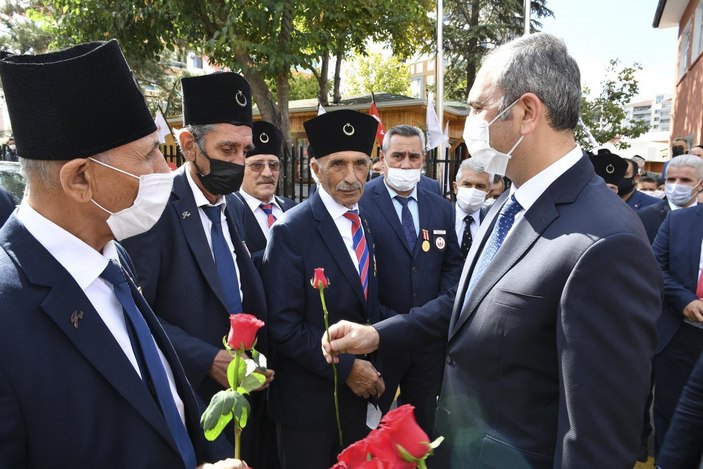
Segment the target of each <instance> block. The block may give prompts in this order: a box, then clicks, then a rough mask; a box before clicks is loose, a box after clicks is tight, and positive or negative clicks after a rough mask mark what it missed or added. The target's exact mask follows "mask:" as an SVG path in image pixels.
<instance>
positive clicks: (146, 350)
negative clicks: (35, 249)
mask: <svg viewBox="0 0 703 469" xmlns="http://www.w3.org/2000/svg"><path fill="white" fill-rule="evenodd" d="M100 277H102V278H103V279H105V280H107V281H108V282H110V283H111V284H112V286H113V288H114V291H115V296H117V299H118V300H119V302H120V303H121V304H122V310H123V311H124V313H125V318H126V319H127V321H128V322H129V325H131V327H132V328H133V330H134V332H135V335H136V339H137V341H138V342H139V343H138V344H132V348H133V349H135V350H139V351H141V355H142V357H141V358H142V362H143V363H145V364H146V368H147V369H148V373H149V377H150V378H151V382H152V384H153V386H154V391H155V392H156V398H157V400H158V403H159V406H160V407H161V412H162V413H163V414H164V418H165V419H166V425H167V426H168V428H169V430H170V432H171V436H172V437H173V439H174V441H175V442H176V446H177V447H178V451H179V452H180V454H181V457H182V458H183V462H184V463H185V467H186V468H193V467H195V465H196V460H195V451H194V450H193V444H192V442H191V441H190V437H189V436H188V431H187V430H186V427H185V426H184V425H183V421H182V420H181V416H180V414H179V413H178V408H177V407H176V402H175V401H174V399H173V394H171V387H170V386H169V383H168V377H167V376H166V370H165V369H164V366H163V363H162V362H161V357H159V352H158V350H157V348H156V344H155V343H154V339H153V338H152V336H151V332H150V331H149V326H148V325H147V323H146V321H145V320H144V317H143V316H142V314H141V313H140V312H139V309H138V308H137V305H136V303H135V302H134V298H133V297H132V293H131V291H130V289H129V285H128V284H127V278H126V277H125V274H124V272H123V270H122V267H120V265H119V264H118V263H117V262H116V261H114V260H112V261H110V262H109V263H108V264H107V267H105V270H104V271H103V273H102V274H100ZM142 374H144V373H143V371H142ZM144 379H145V381H146V377H144Z"/></svg>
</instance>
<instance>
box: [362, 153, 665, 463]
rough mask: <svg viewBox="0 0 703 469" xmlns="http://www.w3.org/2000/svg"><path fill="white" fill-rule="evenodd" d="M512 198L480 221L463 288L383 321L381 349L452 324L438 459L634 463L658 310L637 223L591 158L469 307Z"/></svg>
mask: <svg viewBox="0 0 703 469" xmlns="http://www.w3.org/2000/svg"><path fill="white" fill-rule="evenodd" d="M508 196H509V193H507V192H506V193H505V194H503V195H502V196H501V198H500V199H499V200H498V201H497V202H496V203H495V204H494V206H493V207H492V208H491V210H490V211H489V214H488V215H487V217H486V219H485V220H484V223H483V225H482V227H481V230H480V234H479V236H478V242H475V243H474V244H473V246H472V248H471V251H469V254H468V256H467V260H466V263H465V265H464V271H463V272H462V278H461V280H460V282H459V286H458V290H455V291H452V292H451V293H450V294H448V295H445V296H443V297H440V298H438V299H437V300H435V301H433V302H430V303H428V304H427V305H425V306H424V307H421V308H416V309H413V310H411V311H410V313H409V314H406V315H399V316H396V317H393V318H391V319H388V320H386V321H383V322H381V323H379V324H377V325H376V326H375V327H376V328H377V329H378V331H379V333H380V344H381V347H382V348H383V347H391V348H402V347H407V346H408V344H418V343H422V342H423V341H427V340H431V339H432V338H433V337H442V336H445V335H446V334H447V331H448V342H447V356H446V365H445V372H444V383H443V386H442V394H441V397H440V402H439V409H438V414H437V426H436V433H437V434H438V435H444V436H445V438H447V439H446V440H445V442H444V444H443V445H442V446H441V447H440V450H439V453H438V455H437V459H436V461H435V463H436V464H438V467H456V468H460V467H462V468H463V467H496V468H498V467H501V468H502V467H506V468H507V467H509V468H527V467H531V468H562V467H568V468H580V467H584V468H585V467H589V468H590V467H630V466H632V463H633V461H634V460H635V459H636V456H637V453H638V450H639V445H640V442H639V435H640V433H641V429H642V428H641V427H642V409H643V408H644V405H645V401H646V399H647V395H648V392H649V385H650V373H651V359H652V356H653V354H654V349H655V345H656V332H655V321H656V318H657V316H659V314H660V311H661V299H660V291H661V287H662V285H661V276H660V274H659V270H658V267H657V265H656V261H655V260H654V257H653V255H652V254H651V250H650V248H649V243H648V241H647V238H646V234H645V232H644V230H643V228H642V224H641V223H640V222H639V220H638V219H637V217H636V216H635V214H634V212H633V211H632V210H631V209H630V208H628V207H626V206H625V204H622V203H620V201H618V199H617V198H616V197H617V196H616V195H615V194H614V193H613V192H612V191H610V190H608V189H607V187H606V186H605V183H604V182H603V181H602V179H600V178H599V177H596V175H595V173H594V170H593V166H592V165H591V164H590V162H589V161H588V159H587V158H586V157H585V156H584V157H582V158H581V160H579V161H578V162H577V163H576V164H575V165H574V166H572V167H571V168H570V169H569V170H567V171H566V172H565V173H564V174H563V175H562V176H560V177H559V178H558V179H557V180H556V181H554V182H553V183H552V184H551V185H550V186H549V187H548V188H547V189H546V190H545V191H544V192H543V193H542V195H541V196H540V197H539V198H538V199H537V201H536V202H535V203H534V205H533V206H532V207H531V208H530V209H529V210H528V211H527V212H525V213H524V218H523V219H522V221H521V222H520V223H518V224H517V225H515V227H514V228H513V231H512V232H511V233H510V235H509V237H508V239H507V240H506V241H505V243H504V244H503V246H502V247H501V249H500V250H499V251H498V253H497V254H496V256H495V257H494V258H493V260H492V261H491V264H490V267H489V269H488V270H486V272H485V274H484V275H483V277H482V278H481V279H480V280H479V281H478V282H477V284H476V286H475V288H474V290H473V292H472V295H471V297H470V299H469V300H468V302H467V304H466V306H465V307H464V306H463V305H464V292H465V290H466V287H467V284H468V281H469V279H470V277H471V271H472V269H473V268H474V265H475V262H476V260H477V259H478V255H479V253H480V251H481V249H482V248H483V245H484V244H485V242H486V239H487V238H488V235H489V234H490V230H492V227H493V225H494V223H495V219H496V217H497V214H498V212H499V210H500V208H501V206H502V205H503V203H504V201H505V200H506V199H507V197H508ZM633 248H634V249H635V250H636V251H637V252H638V255H637V256H631V258H628V262H613V259H616V258H620V257H621V255H622V253H623V252H631V251H632V250H633ZM456 291H458V292H459V293H458V294H456ZM440 453H441V454H440Z"/></svg>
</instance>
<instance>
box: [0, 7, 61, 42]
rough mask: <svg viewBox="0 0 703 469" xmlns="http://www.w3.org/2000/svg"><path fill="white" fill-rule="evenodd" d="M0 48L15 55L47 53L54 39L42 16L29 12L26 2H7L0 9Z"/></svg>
mask: <svg viewBox="0 0 703 469" xmlns="http://www.w3.org/2000/svg"><path fill="white" fill-rule="evenodd" d="M0 30H1V31H4V32H3V33H2V34H0V47H1V48H2V49H3V50H7V51H9V52H12V53H14V54H29V53H31V54H41V53H43V52H46V51H47V49H48V48H49V44H50V43H51V40H52V37H51V35H50V34H49V32H48V31H47V30H46V25H44V24H43V23H42V17H41V15H34V12H33V11H32V10H31V9H30V10H29V11H27V4H26V2H18V1H6V2H5V4H4V5H3V6H2V8H0Z"/></svg>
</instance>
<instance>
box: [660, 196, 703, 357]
mask: <svg viewBox="0 0 703 469" xmlns="http://www.w3.org/2000/svg"><path fill="white" fill-rule="evenodd" d="M702 239H703V205H696V206H695V207H690V208H684V209H681V210H675V211H673V212H671V213H669V216H668V217H666V219H665V220H664V222H663V223H662V224H661V227H660V228H659V233H658V234H657V237H656V238H655V239H654V244H653V245H652V249H654V255H655V256H656V258H657V261H659V266H660V267H661V270H662V273H663V274H664V310H663V311H662V314H661V317H660V318H659V321H658V322H657V332H658V334H659V345H658V347H657V351H658V352H659V351H661V350H663V349H664V347H666V345H667V344H668V343H669V342H670V341H671V339H672V338H673V337H674V335H675V334H676V331H678V329H679V327H680V326H681V323H682V322H683V309H684V308H685V307H686V305H687V304H689V303H690V302H691V301H693V300H696V299H698V297H697V296H696V285H697V282H698V265H699V262H700V259H701V240H702Z"/></svg>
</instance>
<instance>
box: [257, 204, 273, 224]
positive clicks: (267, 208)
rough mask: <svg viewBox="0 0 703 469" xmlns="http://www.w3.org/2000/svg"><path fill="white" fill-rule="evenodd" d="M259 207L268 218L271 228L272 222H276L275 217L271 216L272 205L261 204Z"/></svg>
mask: <svg viewBox="0 0 703 469" xmlns="http://www.w3.org/2000/svg"><path fill="white" fill-rule="evenodd" d="M259 207H260V208H261V210H263V211H264V213H265V214H266V217H268V223H269V228H271V225H273V222H275V221H276V217H275V216H274V215H273V204H261V205H259Z"/></svg>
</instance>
